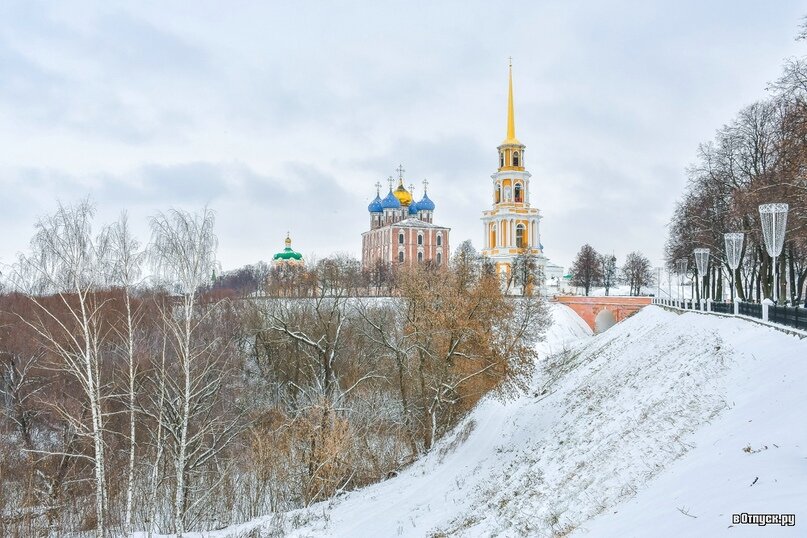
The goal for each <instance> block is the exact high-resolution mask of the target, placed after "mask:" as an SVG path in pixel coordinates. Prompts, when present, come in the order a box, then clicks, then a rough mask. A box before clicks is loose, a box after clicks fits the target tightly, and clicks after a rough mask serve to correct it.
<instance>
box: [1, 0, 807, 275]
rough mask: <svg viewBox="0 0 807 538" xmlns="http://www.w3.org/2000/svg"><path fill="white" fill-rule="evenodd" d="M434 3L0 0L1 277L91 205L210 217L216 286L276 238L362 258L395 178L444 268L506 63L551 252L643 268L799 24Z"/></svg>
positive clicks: (685, 4) (463, 231)
mask: <svg viewBox="0 0 807 538" xmlns="http://www.w3.org/2000/svg"><path fill="white" fill-rule="evenodd" d="M427 4H428V5H427ZM437 4H438V3H437V2H430V3H426V2H414V1H412V0H410V1H406V2H400V3H393V2H369V1H366V2H338V3H337V2H331V3H325V2H283V3H276V4H273V5H271V6H270V5H269V3H268V2H198V1H197V2H171V3H169V2H129V3H127V4H123V3H121V4H118V3H116V2H100V1H99V2H95V3H76V2H52V3H35V2H31V1H28V0H25V1H13V0H3V1H2V2H0V188H2V194H1V195H0V228H1V229H2V235H1V236H0V237H2V238H1V239H0V262H5V263H10V262H12V260H13V258H14V256H15V254H16V253H17V252H19V251H22V250H25V249H26V248H27V244H28V240H29V238H30V236H31V234H32V230H33V224H34V222H35V221H36V219H37V218H38V217H39V216H41V215H43V214H47V213H49V212H52V211H53V210H54V207H55V206H56V204H57V203H58V201H62V202H73V201H76V200H78V199H80V198H82V197H84V196H87V195H89V196H90V197H91V198H92V199H93V200H94V201H95V203H96V205H97V207H98V223H99V225H100V224H101V223H103V222H108V221H111V220H113V219H115V218H116V217H117V215H118V213H119V212H120V211H122V210H124V209H126V210H128V211H129V213H130V216H131V219H132V221H133V223H134V224H136V229H137V231H138V233H139V234H140V236H141V239H142V240H143V241H146V240H147V239H148V227H147V218H148V216H149V215H153V214H154V213H155V212H157V211H160V210H166V209H168V208H170V207H182V208H187V209H198V208H201V207H203V206H204V205H205V204H207V205H209V206H210V207H211V208H213V209H214V210H215V211H216V213H217V232H218V234H219V240H220V250H219V258H220V260H221V262H222V265H223V267H224V268H225V269H228V268H234V267H237V266H240V265H244V264H247V263H254V262H256V261H258V260H269V259H270V258H271V256H272V254H273V253H275V252H277V251H278V250H280V249H281V248H282V246H283V239H284V237H285V234H286V231H287V230H288V231H290V232H291V234H292V238H293V239H294V246H295V248H296V249H297V250H299V251H301V252H303V254H305V255H310V254H312V253H316V255H317V256H319V257H322V256H325V255H328V254H330V253H333V252H337V251H346V252H349V253H351V254H354V255H356V256H359V255H360V245H361V233H362V232H363V231H364V230H366V229H367V228H368V226H369V218H368V213H367V209H366V208H367V204H368V203H369V201H370V200H371V199H372V197H373V196H374V195H375V189H374V187H373V184H374V183H375V182H376V181H379V180H381V181H382V183H384V185H386V181H385V178H386V177H387V176H389V175H391V174H394V169H395V168H396V167H397V166H398V164H399V163H402V164H403V166H404V168H405V169H406V173H405V177H406V183H407V184H409V183H410V182H412V183H415V184H416V185H417V186H418V188H417V190H416V196H417V198H418V199H419V198H420V196H421V194H422V190H421V189H422V187H421V185H420V182H421V181H422V180H423V179H424V178H428V179H429V182H430V186H429V195H430V197H431V198H432V199H433V200H434V201H435V203H436V205H437V209H436V211H435V221H436V222H437V223H439V224H441V225H445V226H449V227H451V228H452V232H451V243H452V248H453V247H455V246H456V245H458V244H459V242H460V241H461V240H464V239H469V238H470V239H472V240H473V242H474V244H475V245H476V246H477V247H479V245H480V242H481V234H482V231H481V230H482V226H481V224H480V220H479V219H480V216H481V212H482V210H483V209H484V208H486V207H488V206H489V205H490V203H491V200H490V193H491V179H490V175H491V174H492V173H493V172H495V170H496V164H497V155H496V146H497V145H498V144H499V143H500V142H501V140H502V139H503V138H504V135H505V126H506V125H505V121H506V117H505V112H506V92H507V58H508V56H512V57H513V69H514V82H515V104H516V133H517V135H518V138H519V139H520V140H521V141H522V142H523V143H524V144H526V146H527V152H526V156H527V163H526V164H527V168H528V170H529V171H530V172H531V173H532V182H531V189H532V191H531V201H532V203H533V205H534V206H537V207H539V208H540V209H541V211H542V213H543V216H544V219H543V221H542V224H541V230H542V240H543V244H544V247H545V252H546V254H547V255H548V256H549V258H550V259H551V260H552V261H554V262H556V263H558V264H560V265H563V266H568V264H569V262H570V260H571V259H572V258H573V256H574V254H575V253H576V251H577V250H578V249H579V248H580V246H581V245H582V244H583V243H586V242H588V243H590V244H592V245H593V246H594V247H595V248H596V249H598V250H599V251H601V252H614V253H615V254H616V255H617V257H618V258H619V260H620V261H621V260H622V259H623V258H624V255H625V254H626V253H627V252H629V251H632V250H641V251H643V252H645V253H646V254H647V255H648V256H649V257H650V258H651V259H652V260H653V262H654V263H659V262H661V258H662V252H663V251H662V247H663V243H664V238H665V235H666V224H667V221H668V220H669V216H670V214H671V211H672V208H673V203H674V201H675V199H676V198H677V197H678V196H679V195H680V193H681V191H682V188H683V186H684V182H685V168H686V166H687V165H688V164H689V163H690V162H691V161H692V160H693V159H694V157H695V154H696V150H697V145H698V143H700V142H703V141H706V140H708V139H709V138H710V137H711V136H712V135H713V133H714V131H715V130H716V129H717V128H719V127H720V126H721V125H722V124H723V123H725V122H728V121H730V120H731V119H732V117H733V116H734V115H735V113H736V112H737V111H738V110H739V109H740V108H741V107H743V106H745V105H747V104H750V103H751V102H753V101H754V100H756V99H760V98H763V97H764V96H765V95H766V93H765V87H766V84H767V83H768V82H769V81H771V80H773V79H775V78H776V77H777V76H778V74H779V71H780V66H781V64H782V61H783V60H784V59H785V58H787V57H789V56H794V55H800V54H804V53H805V49H806V48H807V45H805V44H804V43H802V42H796V41H794V36H795V35H796V33H797V28H798V25H799V21H800V19H801V17H802V16H803V15H805V14H807V4H805V2H796V1H777V2H765V1H761V0H760V1H757V2H747V1H737V0H730V1H729V0H727V1H722V2H717V1H713V2H704V1H702V0H700V1H691V2H690V1H675V2H655V3H653V2H642V1H635V2H615V1H609V2H595V1H590V2H582V1H580V2H559V1H542V2H523V3H518V2H515V3H494V2H485V3H482V2H479V3H475V2H468V1H462V2H456V3H453V2H440V3H439V5H437Z"/></svg>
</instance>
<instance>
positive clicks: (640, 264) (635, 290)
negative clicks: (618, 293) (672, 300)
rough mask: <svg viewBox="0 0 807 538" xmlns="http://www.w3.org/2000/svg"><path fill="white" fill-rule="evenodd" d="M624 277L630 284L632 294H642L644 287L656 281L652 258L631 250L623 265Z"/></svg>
mask: <svg viewBox="0 0 807 538" xmlns="http://www.w3.org/2000/svg"><path fill="white" fill-rule="evenodd" d="M622 278H623V279H624V280H625V282H626V283H627V284H628V286H630V294H631V295H640V294H641V293H642V288H643V287H646V286H650V285H651V284H652V283H653V282H654V279H653V271H652V269H651V267H650V260H648V259H647V258H646V257H645V256H644V255H643V254H642V253H641V252H631V253H630V254H628V255H627V257H626V258H625V265H623V266H622Z"/></svg>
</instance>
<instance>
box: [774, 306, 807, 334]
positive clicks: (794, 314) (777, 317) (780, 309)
mask: <svg viewBox="0 0 807 538" xmlns="http://www.w3.org/2000/svg"><path fill="white" fill-rule="evenodd" d="M768 321H770V322H772V323H779V324H781V325H787V326H788V327H793V328H795V329H803V330H807V308H799V307H798V306H784V305H782V306H779V305H770V306H768Z"/></svg>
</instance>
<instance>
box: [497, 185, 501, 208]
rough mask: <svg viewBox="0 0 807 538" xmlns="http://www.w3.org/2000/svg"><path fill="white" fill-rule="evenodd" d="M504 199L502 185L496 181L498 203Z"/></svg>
mask: <svg viewBox="0 0 807 538" xmlns="http://www.w3.org/2000/svg"><path fill="white" fill-rule="evenodd" d="M501 201H502V186H501V185H500V184H499V183H496V203H497V204H498V203H499V202H501Z"/></svg>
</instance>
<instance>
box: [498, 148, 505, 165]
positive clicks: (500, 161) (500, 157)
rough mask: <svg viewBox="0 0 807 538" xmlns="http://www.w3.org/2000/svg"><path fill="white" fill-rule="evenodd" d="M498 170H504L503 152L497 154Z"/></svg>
mask: <svg viewBox="0 0 807 538" xmlns="http://www.w3.org/2000/svg"><path fill="white" fill-rule="evenodd" d="M499 168H504V152H503V151H500V152H499Z"/></svg>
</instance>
